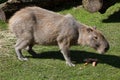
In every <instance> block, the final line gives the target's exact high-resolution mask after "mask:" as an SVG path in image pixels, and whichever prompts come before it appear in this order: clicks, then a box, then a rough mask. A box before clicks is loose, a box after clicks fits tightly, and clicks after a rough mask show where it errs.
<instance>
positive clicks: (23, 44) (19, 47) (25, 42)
mask: <svg viewBox="0 0 120 80" xmlns="http://www.w3.org/2000/svg"><path fill="white" fill-rule="evenodd" d="M29 42H30V41H29V40H21V39H18V40H17V43H16V45H15V51H16V54H17V57H18V59H19V60H21V61H24V60H27V58H25V57H24V56H23V55H22V49H24V48H26V47H27V46H28V44H29Z"/></svg>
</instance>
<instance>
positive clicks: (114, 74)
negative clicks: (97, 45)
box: [0, 3, 120, 80]
mask: <svg viewBox="0 0 120 80" xmlns="http://www.w3.org/2000/svg"><path fill="white" fill-rule="evenodd" d="M119 9H120V3H116V4H115V5H114V6H112V7H110V8H109V9H108V10H107V12H106V13H105V14H100V13H99V12H97V13H89V12H87V11H85V10H84V9H83V8H77V9H74V8H70V9H67V10H63V11H60V12H58V13H61V14H67V13H71V14H72V15H73V16H74V17H75V18H76V19H77V20H79V21H80V22H81V23H84V24H87V25H89V26H96V27H97V28H98V29H99V30H101V31H102V32H103V34H104V35H105V36H106V38H107V39H108V41H109V43H110V50H109V51H108V52H107V53H106V54H105V55H100V54H98V53H96V51H94V50H93V49H91V48H89V47H83V46H73V47H71V56H72V60H73V61H74V62H75V63H76V66H75V67H69V66H66V64H65V61H64V59H63V56H62V54H61V53H60V52H59V48H58V47H57V46H35V47H34V49H35V51H36V52H37V53H38V54H40V55H41V57H40V56H38V57H37V58H32V57H31V55H29V54H28V53H27V52H26V51H23V52H24V55H25V56H27V57H29V61H26V62H21V61H19V60H18V59H17V58H16V55H15V52H14V44H15V38H14V35H13V34H11V33H9V32H8V31H7V30H6V29H7V25H6V24H5V23H3V22H0V26H1V27H0V28H1V29H2V31H0V80H120V16H119V15H117V16H116V15H115V13H116V12H118V11H119ZM113 15H114V17H112V19H111V16H113ZM4 28H5V29H4ZM88 57H92V58H97V59H98V60H99V63H98V64H97V66H96V67H92V65H91V64H88V65H87V66H84V62H83V59H85V58H88Z"/></svg>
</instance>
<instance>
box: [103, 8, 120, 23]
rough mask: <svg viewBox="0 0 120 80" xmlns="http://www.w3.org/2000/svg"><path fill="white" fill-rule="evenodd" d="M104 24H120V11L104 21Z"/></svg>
mask: <svg viewBox="0 0 120 80" xmlns="http://www.w3.org/2000/svg"><path fill="white" fill-rule="evenodd" d="M102 22H104V23H110V22H114V23H117V22H118V23H119V22H120V10H119V11H117V12H115V13H114V14H112V15H110V16H109V17H108V18H107V19H104V20H103V21H102Z"/></svg>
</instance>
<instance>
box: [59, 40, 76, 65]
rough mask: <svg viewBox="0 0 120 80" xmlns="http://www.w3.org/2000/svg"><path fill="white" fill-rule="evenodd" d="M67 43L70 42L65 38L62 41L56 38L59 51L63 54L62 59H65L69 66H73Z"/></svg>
mask: <svg viewBox="0 0 120 80" xmlns="http://www.w3.org/2000/svg"><path fill="white" fill-rule="evenodd" d="M69 44H70V43H69V42H67V40H66V39H64V40H62V41H61V40H60V41H59V40H58V45H59V48H60V50H61V53H62V54H63V56H64V59H65V60H66V64H67V65H69V66H70V67H71V66H75V64H73V63H72V61H71V58H70V51H69Z"/></svg>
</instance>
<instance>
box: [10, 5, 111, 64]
mask: <svg viewBox="0 0 120 80" xmlns="http://www.w3.org/2000/svg"><path fill="white" fill-rule="evenodd" d="M9 28H10V30H11V31H12V32H13V33H14V34H15V35H16V37H17V42H16V45H15V51H16V54H17V57H18V59H19V60H27V58H25V57H24V56H23V55H22V52H21V50H22V49H26V50H27V51H28V52H29V53H31V54H32V53H33V52H34V51H33V50H32V47H33V46H34V45H35V44H39V45H58V46H59V48H60V50H61V53H62V54H63V56H64V58H65V60H66V64H68V65H69V66H75V65H74V64H73V63H72V62H71V59H70V55H69V53H70V52H69V48H70V46H71V45H77V44H80V45H88V46H90V47H92V48H94V49H96V50H97V51H98V52H99V53H105V52H106V51H107V50H108V49H109V43H108V41H107V40H106V39H105V37H104V36H103V35H102V33H101V32H100V31H98V30H97V29H96V28H93V27H89V26H87V25H85V24H82V23H80V22H78V21H76V20H75V18H74V17H73V16H72V15H70V14H67V15H61V14H58V13H55V12H52V11H48V10H45V9H42V8H39V7H35V6H34V7H26V8H24V9H21V10H20V11H17V12H16V13H15V14H14V15H13V16H12V17H11V19H10V20H9Z"/></svg>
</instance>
